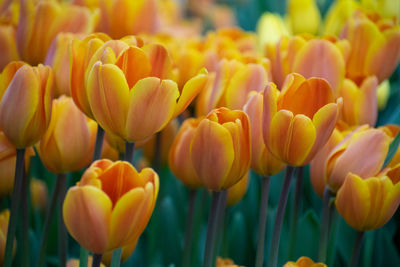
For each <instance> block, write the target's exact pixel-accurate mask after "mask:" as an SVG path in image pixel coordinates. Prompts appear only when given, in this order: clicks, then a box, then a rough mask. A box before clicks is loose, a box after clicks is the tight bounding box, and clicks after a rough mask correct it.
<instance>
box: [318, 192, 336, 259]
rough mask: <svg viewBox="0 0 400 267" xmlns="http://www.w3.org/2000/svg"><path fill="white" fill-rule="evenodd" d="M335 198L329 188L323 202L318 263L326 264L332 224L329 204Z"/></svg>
mask: <svg viewBox="0 0 400 267" xmlns="http://www.w3.org/2000/svg"><path fill="white" fill-rule="evenodd" d="M332 196H333V193H332V191H331V190H330V189H329V186H326V187H325V189H324V195H323V200H322V218H321V232H320V236H319V246H318V261H320V262H326V252H327V249H328V237H329V225H330V222H331V217H332V214H331V211H332V210H331V209H330V207H329V202H330V199H331V197H332Z"/></svg>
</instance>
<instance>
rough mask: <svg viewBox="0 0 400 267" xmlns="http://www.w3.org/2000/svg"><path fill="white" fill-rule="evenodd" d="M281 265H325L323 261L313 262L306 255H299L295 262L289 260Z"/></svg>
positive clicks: (289, 266) (287, 266) (322, 266)
mask: <svg viewBox="0 0 400 267" xmlns="http://www.w3.org/2000/svg"><path fill="white" fill-rule="evenodd" d="M283 267H326V264H324V263H320V262H318V263H315V262H314V261H313V260H312V259H310V258H308V257H300V258H299V259H298V260H297V261H296V262H293V261H289V262H287V263H286V264H285V265H283Z"/></svg>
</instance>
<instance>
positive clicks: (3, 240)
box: [0, 209, 17, 265]
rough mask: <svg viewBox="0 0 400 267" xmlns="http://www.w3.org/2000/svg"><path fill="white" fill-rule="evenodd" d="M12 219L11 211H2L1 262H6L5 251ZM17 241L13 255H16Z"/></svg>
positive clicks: (0, 224) (0, 220)
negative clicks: (9, 224) (9, 223)
mask: <svg viewBox="0 0 400 267" xmlns="http://www.w3.org/2000/svg"><path fill="white" fill-rule="evenodd" d="M9 221H10V211H9V210H8V209H6V210H3V211H2V212H0V264H1V265H3V262H4V251H5V249H6V240H7V231H8V222H9ZM16 246H17V242H16V241H15V240H14V244H13V252H12V256H13V257H14V255H15V249H16Z"/></svg>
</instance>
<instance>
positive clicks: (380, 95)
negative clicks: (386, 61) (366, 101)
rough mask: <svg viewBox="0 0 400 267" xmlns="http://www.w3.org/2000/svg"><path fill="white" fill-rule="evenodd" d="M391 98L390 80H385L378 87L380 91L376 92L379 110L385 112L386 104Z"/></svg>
mask: <svg viewBox="0 0 400 267" xmlns="http://www.w3.org/2000/svg"><path fill="white" fill-rule="evenodd" d="M389 96H390V82H389V80H384V81H383V82H381V84H380V85H379V86H378V90H377V92H376V97H377V99H378V109H379V110H383V109H385V107H386V104H387V102H388V100H389Z"/></svg>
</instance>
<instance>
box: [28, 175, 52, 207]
mask: <svg viewBox="0 0 400 267" xmlns="http://www.w3.org/2000/svg"><path fill="white" fill-rule="evenodd" d="M30 190H31V197H32V206H33V208H35V209H38V210H40V211H41V212H42V213H44V212H45V211H46V207H47V195H48V190H47V185H46V183H45V182H44V181H43V180H39V179H35V178H32V179H31V183H30Z"/></svg>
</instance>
